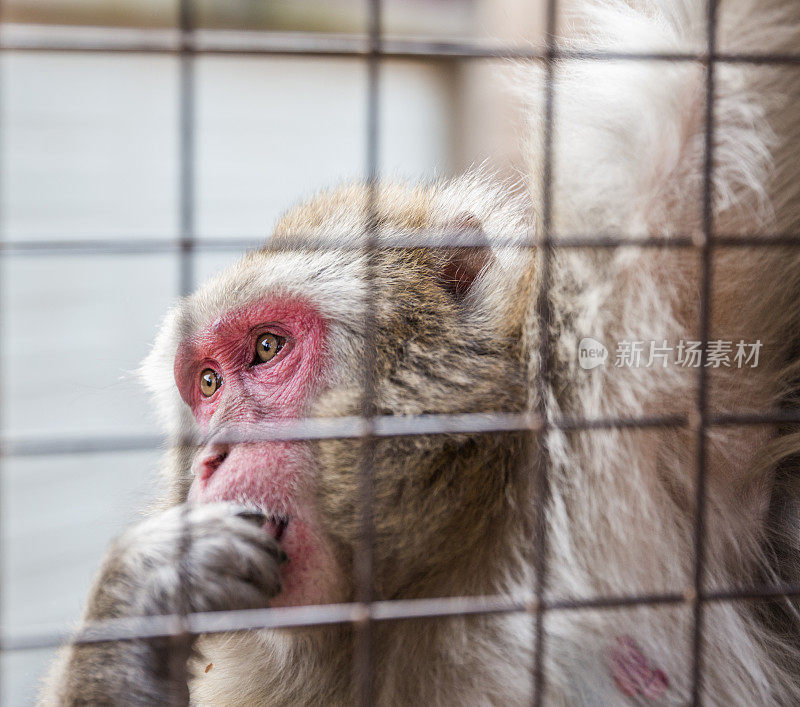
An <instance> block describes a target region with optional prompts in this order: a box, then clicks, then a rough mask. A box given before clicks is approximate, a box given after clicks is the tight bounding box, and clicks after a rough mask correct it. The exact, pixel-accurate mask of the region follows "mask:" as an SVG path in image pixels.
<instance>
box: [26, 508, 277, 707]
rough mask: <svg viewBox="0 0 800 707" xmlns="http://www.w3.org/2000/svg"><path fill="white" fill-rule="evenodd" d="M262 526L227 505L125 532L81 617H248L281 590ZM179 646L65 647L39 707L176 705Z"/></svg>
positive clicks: (180, 680) (154, 642)
mask: <svg viewBox="0 0 800 707" xmlns="http://www.w3.org/2000/svg"><path fill="white" fill-rule="evenodd" d="M266 521H267V517H266V516H265V515H263V514H262V513H259V512H257V511H252V510H250V509H246V508H243V507H241V506H237V505H234V504H230V503H214V504H203V505H188V504H183V505H180V506H175V507H173V508H170V509H168V510H166V511H163V512H161V513H158V514H156V515H154V516H152V517H150V518H148V519H147V520H144V521H142V522H141V523H138V524H137V525H135V526H133V527H131V528H130V529H129V530H127V531H126V532H125V533H124V534H123V535H122V536H121V537H120V538H119V539H118V540H117V541H116V542H115V543H114V544H113V546H112V547H111V549H110V550H109V552H108V554H107V555H106V559H105V561H104V563H103V566H102V567H101V570H100V573H99V575H98V577H97V580H96V582H95V586H94V589H93V591H92V593H91V595H90V598H89V602H88V604H87V607H86V612H85V615H84V625H86V624H87V623H91V622H94V621H102V620H103V619H113V618H125V617H136V616H154V615H162V614H174V613H178V612H180V611H181V610H184V611H186V612H199V611H224V610H234V609H251V608H259V607H264V606H266V605H267V602H268V601H269V600H270V599H271V598H272V597H274V596H275V595H276V594H278V592H279V591H280V589H281V585H280V578H279V572H278V570H279V567H280V564H281V563H282V562H285V561H286V554H285V553H284V552H283V550H281V548H280V547H279V546H278V543H277V541H276V540H275V538H273V537H272V535H271V534H270V533H269V532H268V531H267V530H266V529H265V528H264V527H263V526H264V525H265V523H266ZM192 646H193V640H192V639H191V638H186V637H178V638H174V639H170V638H151V639H144V638H143V639H135V640H128V641H109V642H98V643H84V644H80V643H78V644H75V645H72V646H68V647H67V648H66V649H65V650H64V651H63V652H62V655H61V657H60V659H59V661H58V662H57V663H56V665H55V666H54V670H53V671H52V673H51V675H50V679H49V680H48V683H49V684H48V685H47V686H46V687H45V691H44V694H43V695H42V697H41V702H40V704H63V705H78V704H115V705H140V704H141V705H147V704H160V703H163V702H164V701H167V702H169V703H178V704H186V703H188V699H189V694H188V688H187V682H186V671H185V666H186V660H187V659H188V657H189V656H190V655H191V652H192Z"/></svg>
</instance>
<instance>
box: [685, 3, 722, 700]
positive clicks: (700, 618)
mask: <svg viewBox="0 0 800 707" xmlns="http://www.w3.org/2000/svg"><path fill="white" fill-rule="evenodd" d="M707 2H708V13H707V27H706V36H707V52H708V62H707V64H706V86H705V89H706V95H705V99H706V107H705V144H704V161H703V192H702V193H703V242H702V246H701V248H700V257H701V260H700V264H701V274H700V321H699V323H698V336H699V337H700V341H708V334H709V331H710V327H711V321H710V318H711V305H710V302H711V286H712V268H711V247H710V246H711V243H712V242H713V240H714V215H713V205H714V204H713V202H714V193H713V171H714V97H715V96H714V86H715V83H714V79H715V69H716V67H715V63H714V52H715V50H716V31H717V1H716V0H707ZM707 353H708V352H707V350H706V347H703V348H702V351H701V354H700V368H699V369H698V372H697V373H698V376H697V399H696V406H697V407H696V411H697V418H696V419H697V438H696V445H697V447H696V454H697V459H696V468H697V481H696V484H697V485H696V489H695V517H694V597H695V601H694V607H693V608H694V612H693V628H692V642H691V657H692V671H691V695H692V698H691V699H692V704H693V705H699V704H700V700H701V696H702V687H703V686H702V677H703V676H702V667H703V626H704V613H703V610H704V608H705V607H704V603H703V597H702V591H703V579H704V577H705V558H706V545H705V542H706V506H707V503H708V501H707V497H708V447H707V440H708V436H707V435H708V421H707V415H708V373H707V369H706V356H707Z"/></svg>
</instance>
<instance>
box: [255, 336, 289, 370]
mask: <svg viewBox="0 0 800 707" xmlns="http://www.w3.org/2000/svg"><path fill="white" fill-rule="evenodd" d="M285 343H286V337H285V336H280V335H279V334H273V333H272V332H271V331H268V332H266V333H264V334H261V336H259V337H258V339H256V352H255V356H254V358H253V365H256V364H259V363H266V362H267V361H271V360H272V359H273V358H275V356H277V355H278V352H280V350H281V349H282V348H283V346H284V344H285Z"/></svg>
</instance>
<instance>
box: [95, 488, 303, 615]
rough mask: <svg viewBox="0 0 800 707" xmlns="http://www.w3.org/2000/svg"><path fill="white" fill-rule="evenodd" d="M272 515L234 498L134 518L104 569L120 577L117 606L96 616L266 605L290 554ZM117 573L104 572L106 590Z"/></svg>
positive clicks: (118, 578)
mask: <svg viewBox="0 0 800 707" xmlns="http://www.w3.org/2000/svg"><path fill="white" fill-rule="evenodd" d="M266 521H267V517H266V516H265V515H264V514H262V513H260V512H258V511H253V510H250V509H247V508H243V507H242V506H238V505H235V504H231V503H212V504H201V505H187V504H184V505H180V506H175V507H173V508H170V509H168V510H166V511H163V512H162V513H159V514H157V515H154V516H153V517H151V518H148V519H147V520H145V521H143V522H141V523H139V524H137V525H135V526H133V527H132V528H130V529H129V530H128V531H127V532H126V533H125V534H123V535H122V536H121V537H120V538H119V539H118V540H117V542H116V543H115V544H114V547H113V548H112V550H111V552H109V554H108V559H107V561H106V563H105V565H104V567H103V571H102V572H101V575H106V576H107V577H108V578H109V580H111V578H113V580H111V581H112V583H114V584H117V585H119V586H118V587H117V588H116V589H114V590H113V593H114V597H113V598H112V602H111V604H113V605H114V606H108V607H107V608H106V609H105V610H104V611H101V612H100V615H99V616H95V617H93V618H105V617H108V616H120V615H127V616H146V615H154V614H168V613H178V612H179V611H180V610H181V608H182V609H183V610H185V611H187V612H198V611H224V610H230V609H252V608H259V607H264V606H266V605H267V602H268V601H269V599H271V598H272V597H274V596H275V595H276V594H278V592H279V591H280V589H281V585H280V577H279V574H278V570H279V567H280V564H282V563H283V562H285V561H286V559H287V557H286V554H285V553H284V552H283V550H282V549H281V548H280V547H279V546H278V543H277V541H276V540H275V539H274V538H273V537H272V535H271V534H270V533H269V532H267V530H266V529H265V528H264V527H263V526H264V525H265V523H266ZM109 580H106V581H102V579H101V583H100V585H101V586H99V587H98V589H99V590H100V593H102V592H103V589H102V585H105V587H106V589H110V587H108V581H109ZM98 598H99V597H98ZM98 608H99V607H98Z"/></svg>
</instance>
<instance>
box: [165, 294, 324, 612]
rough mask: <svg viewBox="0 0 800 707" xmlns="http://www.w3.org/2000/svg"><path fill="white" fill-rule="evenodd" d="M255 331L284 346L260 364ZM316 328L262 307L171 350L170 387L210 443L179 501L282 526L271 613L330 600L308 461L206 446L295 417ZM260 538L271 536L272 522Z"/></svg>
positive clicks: (294, 313) (309, 393) (303, 448)
mask: <svg viewBox="0 0 800 707" xmlns="http://www.w3.org/2000/svg"><path fill="white" fill-rule="evenodd" d="M265 332H272V333H274V334H277V335H279V336H281V337H285V339H286V343H285V344H284V346H283V348H282V349H281V350H280V351H279V353H278V354H277V355H276V356H275V357H274V358H273V359H272V360H270V361H268V362H264V363H260V362H259V363H254V359H256V355H255V351H256V341H257V339H258V337H259V336H261V335H262V334H264V333H265ZM325 341H326V325H325V321H324V320H323V318H322V317H321V316H320V315H319V313H318V312H317V311H316V310H315V309H314V308H313V307H311V306H310V305H308V304H307V303H305V302H302V301H300V300H297V299H293V298H285V299H276V300H267V301H262V302H259V303H256V304H253V305H250V306H247V307H243V308H240V309H236V310H233V311H230V312H226V313H225V314H224V315H222V316H221V317H219V318H218V319H217V320H216V321H215V322H213V323H212V324H211V325H210V326H208V327H207V328H205V329H203V330H201V331H199V332H197V333H196V334H194V335H193V336H191V337H190V338H188V339H186V340H185V341H184V342H182V343H181V345H180V346H179V349H178V354H177V356H176V359H175V381H176V383H177V385H178V389H179V390H180V393H181V397H182V398H183V399H184V401H185V402H186V403H187V404H188V405H189V406H190V407H191V409H192V412H193V413H194V416H195V418H196V420H197V422H198V424H199V426H200V428H201V430H202V431H203V432H204V433H205V434H208V435H209V437H210V438H211V439H212V441H211V442H210V443H209V444H208V445H207V446H206V447H205V448H204V449H203V450H201V451H200V452H199V453H198V455H197V457H196V460H195V463H194V467H193V472H194V479H193V481H192V485H191V488H190V490H189V502H191V503H210V502H215V501H232V502H235V503H239V504H243V505H248V506H253V507H256V508H258V509H260V510H261V511H262V512H264V513H265V514H266V515H267V516H272V517H285V518H288V524H287V525H286V528H285V530H284V531H283V532H282V534H281V536H280V538H279V542H280V544H281V546H282V547H283V549H284V550H285V551H286V553H287V555H288V556H289V562H288V563H287V564H285V565H283V567H282V568H281V580H282V586H283V589H282V591H281V593H280V595H279V596H277V597H276V598H275V599H274V600H273V601H272V602H271V605H273V606H280V605H283V606H287V605H299V604H313V603H324V602H326V601H331V593H332V591H333V590H334V585H335V583H336V582H335V578H336V576H337V573H336V564H335V562H334V559H333V555H332V553H331V551H330V548H329V547H328V546H327V544H326V543H325V542H324V540H323V539H322V538H321V537H320V536H319V534H318V533H317V532H316V530H315V528H316V523H315V522H314V514H313V508H312V506H311V503H310V499H311V498H312V493H313V470H314V467H313V459H312V458H311V455H310V454H309V453H308V448H307V445H305V444H304V443H302V442H254V443H238V444H228V443H224V442H222V443H215V442H213V438H214V437H220V436H221V437H225V436H227V437H231V436H234V437H236V438H237V439H247V438H255V439H257V438H258V432H259V426H261V428H262V429H263V426H264V425H268V424H269V423H270V422H276V421H281V420H284V421H285V420H289V419H293V418H299V417H302V416H303V415H304V414H305V413H306V412H307V410H308V406H309V404H310V402H311V400H312V399H313V398H314V396H315V394H316V392H317V391H318V390H319V386H320V383H321V381H323V380H324V377H325V372H326V347H325ZM206 368H211V369H213V370H215V371H217V372H218V373H219V374H220V375H221V377H222V384H221V386H220V387H219V388H218V389H217V390H216V391H215V392H214V394H213V395H212V396H210V397H204V396H203V394H202V392H201V389H200V374H201V372H202V371H203V370H205V369H206ZM265 532H272V533H273V534H276V532H277V531H276V525H275V523H274V522H268V523H267V525H266V526H265Z"/></svg>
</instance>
